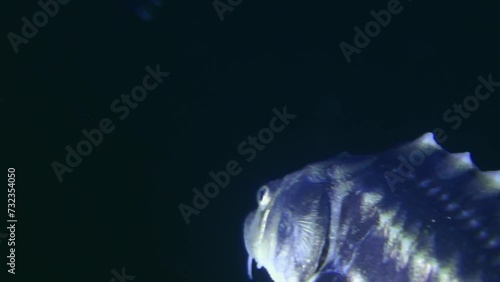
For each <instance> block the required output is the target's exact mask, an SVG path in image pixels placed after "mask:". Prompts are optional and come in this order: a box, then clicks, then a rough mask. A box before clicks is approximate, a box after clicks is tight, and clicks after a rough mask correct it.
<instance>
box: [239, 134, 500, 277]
mask: <svg viewBox="0 0 500 282" xmlns="http://www.w3.org/2000/svg"><path fill="white" fill-rule="evenodd" d="M257 202H258V208H257V209H256V210H255V211H253V212H251V213H250V214H249V215H248V216H247V218H246V220H245V224H244V241H245V247H246V249H247V252H248V254H249V261H248V263H249V264H248V271H249V275H250V277H251V271H252V261H253V260H255V261H256V263H257V267H258V268H261V267H264V268H265V269H266V270H267V272H268V273H269V275H270V276H271V278H272V279H273V280H274V281H275V282H333V281H339V282H340V281H349V282H351V281H352V282H363V281H366V282H389V281H397V282H434V281H436V282H437V281H439V282H441V281H442V282H444V281H446V282H448V281H466V282H471V281H487V282H489V281H491V282H494V281H500V171H489V172H483V171H480V170H479V169H478V168H477V167H476V166H475V165H474V164H473V162H472V161H471V159H470V154H469V153H459V154H451V153H448V152H447V151H446V150H444V149H443V148H442V147H441V146H440V145H438V144H437V143H436V142H435V141H434V137H433V135H432V134H431V133H427V134H424V135H423V136H421V137H420V138H418V139H416V140H415V141H413V142H410V143H407V144H403V145H401V146H398V147H396V148H394V149H390V150H387V151H385V152H383V153H380V154H376V155H370V156H350V155H348V154H342V155H340V156H338V157H335V158H332V159H329V160H326V161H323V162H318V163H314V164H311V165H308V166H306V167H305V168H303V169H302V170H299V171H297V172H294V173H291V174H289V175H287V176H285V177H283V178H281V179H278V180H274V181H271V182H269V183H267V184H266V185H264V186H263V187H262V188H260V189H259V191H258V192H257Z"/></svg>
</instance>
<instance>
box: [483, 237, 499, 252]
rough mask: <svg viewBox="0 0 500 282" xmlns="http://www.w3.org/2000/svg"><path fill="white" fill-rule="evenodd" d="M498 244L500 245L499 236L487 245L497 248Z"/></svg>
mask: <svg viewBox="0 0 500 282" xmlns="http://www.w3.org/2000/svg"><path fill="white" fill-rule="evenodd" d="M498 246H500V238H499V237H498V236H496V237H493V238H491V239H490V240H489V241H488V243H487V245H486V247H488V248H490V249H492V248H497V247H498Z"/></svg>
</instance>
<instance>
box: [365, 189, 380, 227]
mask: <svg viewBox="0 0 500 282" xmlns="http://www.w3.org/2000/svg"><path fill="white" fill-rule="evenodd" d="M381 200H382V195H380V194H378V193H370V192H367V193H364V194H363V196H362V198H361V221H364V220H366V219H367V218H368V217H369V216H371V215H372V214H373V212H374V209H375V208H376V206H377V204H378V203H379V202H380V201H381Z"/></svg>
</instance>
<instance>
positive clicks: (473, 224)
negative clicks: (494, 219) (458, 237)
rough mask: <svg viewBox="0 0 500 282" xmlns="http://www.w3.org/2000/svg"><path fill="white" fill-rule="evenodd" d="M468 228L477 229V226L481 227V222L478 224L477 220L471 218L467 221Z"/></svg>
mask: <svg viewBox="0 0 500 282" xmlns="http://www.w3.org/2000/svg"><path fill="white" fill-rule="evenodd" d="M468 226H469V228H478V227H479V226H481V222H479V220H477V219H475V218H473V219H471V220H469V225H468Z"/></svg>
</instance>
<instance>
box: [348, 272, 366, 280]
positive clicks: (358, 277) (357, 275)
mask: <svg viewBox="0 0 500 282" xmlns="http://www.w3.org/2000/svg"><path fill="white" fill-rule="evenodd" d="M349 282H368V280H367V279H366V278H365V277H364V276H363V275H362V274H361V273H360V271H359V270H358V269H353V270H352V271H351V275H350V276H349Z"/></svg>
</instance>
